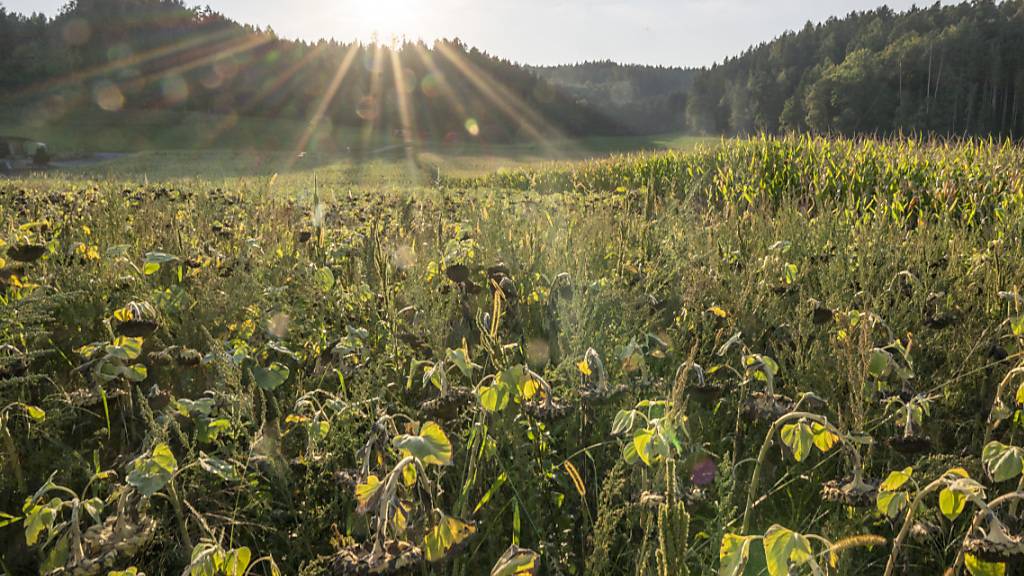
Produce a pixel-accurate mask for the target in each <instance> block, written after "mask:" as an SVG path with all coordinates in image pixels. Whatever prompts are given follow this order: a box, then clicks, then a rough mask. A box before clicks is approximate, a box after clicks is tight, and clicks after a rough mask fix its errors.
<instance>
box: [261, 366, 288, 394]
mask: <svg viewBox="0 0 1024 576" xmlns="http://www.w3.org/2000/svg"><path fill="white" fill-rule="evenodd" d="M290 374H291V370H289V369H288V367H287V366H285V365H284V364H281V363H280V362H274V363H272V364H271V365H270V367H269V368H264V367H262V366H253V368H252V376H253V378H254V379H255V380H256V385H257V386H259V387H260V388H262V389H264V390H266V391H267V392H271V391H273V390H274V389H276V388H277V387H278V386H280V385H281V384H284V383H285V381H286V380H288V376H289V375H290Z"/></svg>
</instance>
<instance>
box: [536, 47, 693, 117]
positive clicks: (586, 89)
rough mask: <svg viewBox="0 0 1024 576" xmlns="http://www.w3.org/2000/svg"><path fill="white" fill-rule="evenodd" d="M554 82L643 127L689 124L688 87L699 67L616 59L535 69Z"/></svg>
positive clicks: (576, 95) (595, 104)
mask: <svg viewBox="0 0 1024 576" xmlns="http://www.w3.org/2000/svg"><path fill="white" fill-rule="evenodd" d="M533 70H534V71H535V72H536V73H537V74H538V75H540V76H541V77H542V78H544V79H546V80H547V81H548V82H550V83H551V84H552V85H553V86H555V87H556V88H558V89H560V90H562V91H564V92H566V93H567V94H571V95H573V96H574V97H576V98H577V99H579V100H580V101H581V102H583V103H585V104H586V105H588V106H592V107H593V108H595V109H597V110H599V111H601V112H602V113H604V114H605V115H607V116H608V117H610V118H614V119H616V120H618V121H619V122H620V123H622V124H625V125H627V126H629V127H631V128H632V129H633V130H635V131H638V132H642V133H658V132H665V131H668V130H682V129H685V128H686V117H685V111H686V92H687V90H689V88H690V86H691V85H692V84H693V78H694V76H695V75H696V74H697V71H696V70H693V69H687V68H668V67H664V66H641V65H628V64H618V63H615V62H609V61H603V62H584V63H581V64H567V65H564V66H547V67H536V68H534V69H533Z"/></svg>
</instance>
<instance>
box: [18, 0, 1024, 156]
mask: <svg viewBox="0 0 1024 576" xmlns="http://www.w3.org/2000/svg"><path fill="white" fill-rule="evenodd" d="M1022 59H1024V0H1006V1H1004V2H995V1H993V0H974V1H972V2H963V3H960V4H956V5H946V6H943V5H941V4H939V3H936V4H934V5H932V6H930V7H926V8H913V9H911V10H909V11H906V12H896V11H894V10H892V9H890V8H886V7H882V8H878V9H876V10H870V11H863V12H852V13H850V14H848V15H846V16H845V17H834V18H830V19H829V20H827V21H825V22H821V23H811V22H808V23H807V24H806V25H805V26H804V27H803V28H802V29H801V30H800V31H791V32H786V33H784V34H782V35H781V36H779V37H777V38H776V39H774V40H772V41H770V42H766V43H762V44H759V45H756V46H753V47H751V48H749V49H748V50H746V51H745V52H744V53H742V54H740V55H738V56H736V57H730V58H726V59H725V60H724V61H723V62H721V63H716V64H714V65H711V66H709V67H707V68H703V69H683V68H668V67H654V66H637V65H621V64H617V63H614V62H587V63H580V64H568V65H563V66H554V67H531V66H528V65H525V64H520V63H514V62H511V61H509V60H505V59H501V58H499V57H496V56H493V55H490V54H487V53H485V52H482V51H480V50H478V49H476V48H473V47H469V46H467V45H466V44H465V43H463V42H462V41H460V40H458V39H451V40H443V41H437V42H434V43H433V44H430V45H428V44H426V43H424V42H422V41H410V40H406V39H401V40H398V39H394V40H392V41H391V42H389V43H387V42H381V43H376V44H374V43H370V44H361V43H345V42H343V41H337V40H321V41H318V42H304V41H296V40H289V39H282V38H279V37H278V36H277V35H276V34H275V33H274V31H273V30H271V29H265V30H264V29H259V28H255V27H252V26H246V25H242V24H239V23H236V22H234V21H232V20H230V19H228V18H226V17H224V16H223V15H221V14H219V13H217V12H214V11H212V10H210V9H209V8H190V7H187V6H186V5H185V4H184V3H183V2H181V1H180V0H73V1H72V2H70V3H69V4H68V5H67V6H66V7H65V8H64V9H63V10H62V12H61V13H60V14H59V15H57V16H56V17H54V18H47V17H45V16H43V15H38V14H37V15H31V16H25V15H21V14H16V13H12V12H8V11H6V10H4V9H3V8H2V7H0V101H4V102H5V103H7V104H8V105H9V106H11V105H15V106H19V107H25V106H28V107H36V108H42V109H44V110H46V111H47V113H49V114H51V115H59V114H61V113H64V112H66V111H67V110H68V109H69V108H74V107H75V106H80V105H82V103H83V102H84V103H86V104H90V105H91V104H94V103H98V104H99V105H100V107H101V108H104V109H107V108H111V109H114V110H119V109H121V108H134V109H150V108H161V109H167V108H172V109H173V108H180V109H188V110H200V111H208V112H214V113H220V112H228V111H231V112H234V113H240V114H244V115H249V116H257V117H258V116H269V117H285V118H300V119H301V118H306V117H309V116H311V115H313V114H314V112H315V108H316V105H317V101H318V98H317V96H318V95H320V94H322V93H323V92H324V91H326V90H327V89H328V88H329V87H330V83H331V81H332V78H334V77H335V76H336V74H337V73H338V72H339V71H340V70H341V69H342V68H345V69H346V70H345V75H344V77H345V81H344V82H342V83H341V85H340V87H339V93H338V95H337V97H336V98H334V99H333V100H332V103H331V105H330V107H329V108H328V109H327V110H325V111H324V114H325V115H326V117H327V118H328V119H330V120H331V121H332V122H333V123H335V124H336V125H341V126H356V127H359V126H364V125H366V124H368V123H369V124H373V125H374V127H375V128H379V129H382V130H383V131H385V132H387V131H391V132H396V131H400V130H402V129H403V126H404V125H405V124H407V122H406V123H403V121H402V110H401V105H400V102H401V101H402V100H403V98H401V97H399V95H400V94H408V95H409V98H408V101H409V102H410V105H409V108H410V110H408V111H407V114H408V115H411V116H412V117H413V118H416V119H419V122H417V124H418V125H419V128H418V131H419V132H420V133H419V134H417V135H418V136H422V137H426V138H432V139H435V140H444V139H447V140H451V139H458V138H472V137H479V138H482V139H484V140H485V141H495V142H498V141H513V140H522V139H525V138H528V137H533V138H537V137H538V136H539V135H538V134H536V133H534V134H530V130H528V129H527V125H528V124H532V125H534V126H537V125H542V126H544V129H545V131H546V133H545V134H544V136H545V137H552V136H554V135H566V136H609V135H626V134H653V133H659V132H669V131H687V132H690V133H695V134H713V135H719V134H721V135H738V134H755V133H761V132H764V133H769V134H779V133H785V132H789V131H807V132H814V133H835V134H842V135H848V136H852V135H865V134H895V133H899V132H908V133H927V134H936V135H944V136H949V135H961V136H962V135H990V134H991V135H999V136H1010V137H1019V136H1020V135H1021V134H1022V132H1024V97H1021V96H1019V95H1020V94H1022V93H1024V66H1022V64H1024V61H1022ZM979 63H982V64H979ZM126 64H127V65H126ZM115 70H116V72H115ZM82 71H87V72H82ZM496 91H497V92H499V93H500V94H499V95H498V96H499V97H501V99H503V100H504V101H506V102H514V103H515V104H507V105H504V106H496V105H494V100H495V94H494V93H495V92H496ZM467 118H471V119H472V120H473V126H474V127H472V129H469V128H467V126H466V122H467V120H466V119H467ZM467 132H469V133H470V134H468V135H467ZM474 132H475V133H477V134H475V135H474V134H472V133H474Z"/></svg>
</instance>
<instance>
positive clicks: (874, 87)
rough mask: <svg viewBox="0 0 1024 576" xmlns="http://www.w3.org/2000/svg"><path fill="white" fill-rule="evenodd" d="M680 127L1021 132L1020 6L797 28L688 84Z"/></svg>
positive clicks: (919, 11) (879, 15) (1023, 5)
mask: <svg viewBox="0 0 1024 576" xmlns="http://www.w3.org/2000/svg"><path fill="white" fill-rule="evenodd" d="M687 116H688V119H689V125H690V126H691V128H693V129H695V130H698V131H703V132H709V133H716V134H743V133H752V132H758V131H766V132H772V133H774V132H783V131H788V130H809V131H814V132H831V133H841V134H846V135H852V134H868V133H871V134H876V133H877V134H889V133H895V132H897V131H911V132H929V133H938V134H943V135H952V134H967V135H992V134H996V135H1005V136H1013V137H1018V138H1019V137H1021V136H1022V135H1024V1H1022V0H1007V1H1005V2H1002V3H996V2H993V1H991V0H976V1H974V2H970V3H967V2H964V3H961V4H958V5H955V6H942V5H940V4H938V3H936V4H934V5H933V6H931V7H928V8H914V9H911V10H909V11H907V12H902V13H897V12H894V11H893V10H891V9H889V8H879V9H877V10H871V11H867V12H853V13H850V14H849V15H847V16H846V17H845V18H832V19H829V20H828V21H826V22H824V23H821V24H811V23H808V24H807V25H806V26H805V27H804V28H803V29H802V30H800V31H799V32H788V33H786V34H783V35H782V36H780V37H778V38H776V39H775V40H774V41H772V42H768V43H764V44H760V45H758V46H755V47H752V48H750V49H749V50H747V51H746V52H744V53H743V54H742V55H740V56H739V57H737V58H732V59H728V60H726V61H725V62H723V63H721V64H718V65H716V66H713V67H711V68H709V69H707V70H704V71H701V72H700V73H698V74H697V75H696V77H695V78H694V81H693V87H692V89H691V90H690V93H689V98H688V111H687Z"/></svg>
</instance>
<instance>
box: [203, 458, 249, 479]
mask: <svg viewBox="0 0 1024 576" xmlns="http://www.w3.org/2000/svg"><path fill="white" fill-rule="evenodd" d="M199 467H200V468H202V469H203V470H206V471H207V472H209V473H210V474H213V475H214V476H219V477H220V478H222V479H224V480H227V481H229V482H235V481H237V480H238V479H239V476H238V472H237V471H236V470H235V467H234V466H232V465H231V463H229V462H225V461H224V460H221V459H220V458H216V457H214V456H209V455H207V454H206V453H205V452H199Z"/></svg>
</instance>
